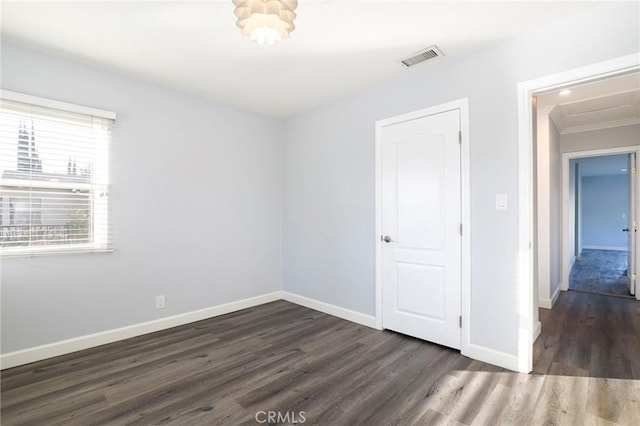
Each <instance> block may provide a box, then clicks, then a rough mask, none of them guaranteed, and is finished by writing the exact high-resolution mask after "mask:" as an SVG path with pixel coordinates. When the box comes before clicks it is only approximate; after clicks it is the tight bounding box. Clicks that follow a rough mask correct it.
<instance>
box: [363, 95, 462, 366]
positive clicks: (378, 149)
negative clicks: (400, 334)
mask: <svg viewBox="0 0 640 426" xmlns="http://www.w3.org/2000/svg"><path fill="white" fill-rule="evenodd" d="M456 109H457V110H460V129H461V132H462V140H461V147H460V185H461V188H460V198H461V200H460V202H461V204H460V209H461V212H460V220H461V222H462V229H463V232H462V241H461V265H460V270H461V275H460V277H461V289H460V298H461V306H460V313H461V315H462V327H461V335H460V352H461V353H462V354H463V355H466V354H467V353H468V348H469V345H470V336H469V330H470V329H471V327H470V323H471V299H470V294H471V191H470V189H471V179H470V169H471V167H470V164H471V162H470V157H469V99H468V98H462V99H457V100H455V101H451V102H447V103H444V104H440V105H436V106H432V107H428V108H423V109H420V110H418V111H413V112H409V113H406V114H401V115H397V116H394V117H389V118H385V119H382V120H378V121H376V125H375V162H376V163H375V221H376V233H375V236H374V238H375V247H376V259H375V262H376V277H375V280H376V294H375V309H376V314H375V325H376V328H378V329H379V330H382V242H381V241H380V236H381V235H382V128H383V127H385V126H389V125H392V124H397V123H402V122H405V121H409V120H415V119H418V118H421V117H425V116H429V115H434V114H439V113H443V112H447V111H452V110H456Z"/></svg>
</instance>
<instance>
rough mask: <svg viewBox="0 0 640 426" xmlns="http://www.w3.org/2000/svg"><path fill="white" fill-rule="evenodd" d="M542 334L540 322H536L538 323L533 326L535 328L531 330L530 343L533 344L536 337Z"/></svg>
mask: <svg viewBox="0 0 640 426" xmlns="http://www.w3.org/2000/svg"><path fill="white" fill-rule="evenodd" d="M541 333H542V323H541V322H540V321H538V323H537V324H536V325H535V327H534V328H533V339H532V340H531V341H532V342H535V341H536V339H537V338H538V337H540V334H541Z"/></svg>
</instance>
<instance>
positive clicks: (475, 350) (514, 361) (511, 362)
mask: <svg viewBox="0 0 640 426" xmlns="http://www.w3.org/2000/svg"><path fill="white" fill-rule="evenodd" d="M532 337H533V335H529V339H531V338H532ZM466 356H468V357H469V358H473V359H476V360H478V361H482V362H486V363H488V364H493V365H497V366H498V367H502V368H506V369H508V370H513V371H518V364H519V362H518V357H517V356H515V355H512V354H509V353H506V352H500V351H496V350H494V349H489V348H485V347H484V346H478V345H474V344H473V343H472V344H470V345H469V347H468V348H467V354H466Z"/></svg>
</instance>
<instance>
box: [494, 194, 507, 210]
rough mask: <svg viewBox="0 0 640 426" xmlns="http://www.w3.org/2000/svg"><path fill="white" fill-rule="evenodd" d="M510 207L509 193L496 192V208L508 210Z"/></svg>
mask: <svg viewBox="0 0 640 426" xmlns="http://www.w3.org/2000/svg"><path fill="white" fill-rule="evenodd" d="M508 208H509V199H508V197H507V194H496V210H507V209H508Z"/></svg>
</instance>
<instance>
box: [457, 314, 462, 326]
mask: <svg viewBox="0 0 640 426" xmlns="http://www.w3.org/2000/svg"><path fill="white" fill-rule="evenodd" d="M458 325H459V326H460V328H462V315H460V316H459V317H458Z"/></svg>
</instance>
